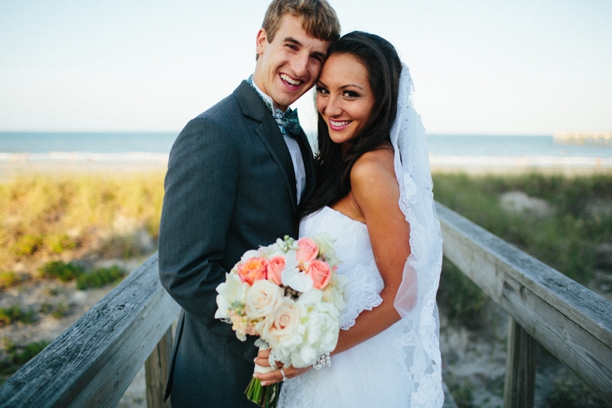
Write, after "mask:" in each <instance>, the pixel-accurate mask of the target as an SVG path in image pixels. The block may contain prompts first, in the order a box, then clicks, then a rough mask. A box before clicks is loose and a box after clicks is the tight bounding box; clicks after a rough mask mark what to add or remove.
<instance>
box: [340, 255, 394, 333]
mask: <svg viewBox="0 0 612 408" xmlns="http://www.w3.org/2000/svg"><path fill="white" fill-rule="evenodd" d="M346 276H348V278H349V281H348V283H347V285H346V287H345V289H344V300H345V302H346V309H344V310H343V311H342V312H341V313H340V321H341V326H340V328H341V329H343V330H348V329H349V328H351V327H353V326H354V325H355V319H357V316H359V313H361V312H363V311H364V310H372V309H373V308H375V307H376V306H379V305H380V304H381V303H382V298H381V297H380V295H379V294H380V291H381V290H382V289H383V287H384V282H383V280H382V277H381V276H380V273H379V272H378V268H377V267H376V262H374V260H372V261H371V262H370V263H369V264H368V265H357V266H356V267H355V268H354V269H353V270H352V271H351V272H350V273H347V274H346Z"/></svg>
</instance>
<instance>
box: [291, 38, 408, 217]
mask: <svg viewBox="0 0 612 408" xmlns="http://www.w3.org/2000/svg"><path fill="white" fill-rule="evenodd" d="M333 54H349V55H352V56H354V57H355V58H357V59H358V60H359V61H360V62H361V63H362V64H363V65H364V66H365V67H366V69H367V71H368V80H369V82H370V88H371V89H372V92H373V94H374V100H375V101H374V106H373V108H372V112H371V113H370V117H369V118H368V120H367V122H366V123H365V125H364V127H363V129H361V131H360V132H359V133H358V134H357V135H356V136H355V138H354V139H353V141H352V143H351V146H350V147H349V149H348V150H347V151H346V152H345V153H343V151H342V146H341V145H340V144H336V143H334V142H333V141H332V140H331V139H330V137H329V130H328V128H327V123H326V122H325V120H324V119H323V117H322V116H321V114H320V113H319V114H318V116H319V122H318V136H317V140H318V153H317V155H316V157H315V163H316V180H317V185H316V188H315V191H314V192H313V193H312V194H311V195H310V196H308V197H307V199H306V200H305V202H304V204H303V205H302V207H301V209H300V214H299V215H300V217H302V216H304V215H307V214H310V213H312V212H315V211H317V210H319V209H321V208H323V207H324V206H326V205H330V206H331V205H334V204H335V203H336V202H338V200H340V199H341V198H343V197H345V196H346V195H347V194H348V193H349V191H350V190H351V179H350V174H351V169H352V168H353V164H355V161H357V159H359V158H360V157H361V156H362V155H363V154H364V153H366V152H369V151H372V150H375V149H378V148H380V147H381V146H382V145H384V144H385V143H386V142H390V140H389V134H390V132H391V126H392V125H393V121H394V120H395V115H396V110H397V94H398V88H399V78H400V73H401V71H402V63H401V61H400V59H399V56H398V55H397V51H395V48H394V47H393V45H391V43H389V42H388V41H387V40H385V39H384V38H382V37H379V36H377V35H375V34H369V33H364V32H362V31H353V32H351V33H348V34H346V35H344V36H343V37H341V38H340V39H339V40H338V41H336V42H335V43H333V44H332V45H331V46H330V47H329V50H328V57H329V56H331V55H333ZM389 146H390V145H389Z"/></svg>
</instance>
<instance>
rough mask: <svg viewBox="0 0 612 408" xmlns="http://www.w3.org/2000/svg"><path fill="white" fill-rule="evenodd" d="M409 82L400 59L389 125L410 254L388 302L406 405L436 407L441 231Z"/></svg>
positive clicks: (439, 376)
mask: <svg viewBox="0 0 612 408" xmlns="http://www.w3.org/2000/svg"><path fill="white" fill-rule="evenodd" d="M413 92H414V87H413V83H412V77H411V76H410V71H409V69H408V67H407V66H406V64H403V63H402V72H401V77H400V85H399V95H398V104H397V116H396V119H395V122H394V124H393V127H392V129H391V143H392V144H393V148H394V149H395V158H394V166H395V174H396V177H397V181H398V183H399V187H400V200H399V205H400V208H401V210H402V212H403V213H404V215H405V217H406V220H407V221H408V223H409V224H410V247H411V254H410V256H409V257H408V259H407V260H406V264H405V266H404V272H403V280H402V284H401V286H400V288H399V290H398V293H397V295H396V298H395V302H394V306H395V308H396V310H397V311H398V313H399V314H400V315H401V316H402V320H403V321H404V323H405V329H404V338H403V347H404V350H405V353H406V364H407V366H408V367H411V369H410V371H411V375H412V376H413V380H414V383H415V391H414V393H413V395H412V396H411V402H412V406H418V407H440V406H442V403H443V401H444V395H443V392H442V373H441V371H442V370H441V357H440V345H439V326H440V324H439V319H438V309H437V305H436V292H437V290H438V284H439V281H440V269H441V267H442V235H441V232H440V223H439V221H438V216H437V214H436V209H435V207H434V200H433V191H432V189H433V182H432V179H431V173H430V169H429V157H428V154H427V148H426V143H425V129H424V127H423V124H422V121H421V117H420V116H419V114H418V113H417V112H416V111H415V109H414V105H413V101H412V96H413Z"/></svg>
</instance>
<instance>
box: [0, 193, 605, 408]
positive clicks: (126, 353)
mask: <svg viewBox="0 0 612 408" xmlns="http://www.w3.org/2000/svg"><path fill="white" fill-rule="evenodd" d="M437 210H438V215H439V218H440V222H441V225H442V232H443V237H444V254H445V256H446V257H447V258H448V259H449V260H451V261H452V262H453V263H454V264H456V265H457V266H458V267H459V268H460V269H461V270H462V271H463V273H465V274H466V275H467V276H468V277H469V278H470V279H471V280H472V281H474V282H475V283H476V284H477V285H478V286H479V287H480V288H481V289H482V290H483V291H484V292H485V293H486V294H487V295H489V296H490V297H491V298H492V299H493V300H494V301H495V302H496V303H498V304H499V305H501V307H503V308H504V309H505V310H506V312H507V313H508V314H509V315H510V327H509V336H508V346H509V347H508V356H507V365H506V369H507V372H506V386H505V391H504V406H505V407H521V408H523V407H531V406H533V400H534V389H535V387H534V384H535V367H536V366H535V359H536V358H535V357H536V356H535V355H536V341H537V342H539V343H541V344H542V345H543V346H544V347H545V348H547V349H548V350H549V351H550V352H551V353H552V354H553V355H554V356H555V357H557V358H558V359H559V360H560V361H562V362H563V363H564V364H566V365H567V366H568V367H569V368H571V369H572V370H574V372H576V374H577V375H578V376H579V378H581V379H582V381H584V382H585V383H586V384H587V385H588V386H589V387H590V388H591V389H592V390H593V391H595V392H596V393H598V394H599V395H600V396H601V397H602V398H603V399H604V400H606V401H612V303H610V302H608V301H607V300H605V299H603V298H602V297H600V296H598V295H596V294H595V293H593V292H591V291H589V290H588V289H586V288H584V287H583V286H581V285H579V284H578V283H576V282H575V281H573V280H571V279H569V278H567V277H566V276H564V275H562V274H560V273H559V272H557V271H556V270H554V269H552V268H550V267H548V266H546V265H544V264H543V263H541V262H539V261H538V260H536V259H534V258H533V257H531V256H529V255H527V254H525V253H524V252H522V251H520V250H518V249H517V248H515V247H514V246H512V245H510V244H508V243H506V242H504V241H503V240H501V239H499V238H498V237H496V236H494V235H492V234H491V233H489V232H487V231H485V230H484V229H482V228H480V227H478V226H477V225H475V224H474V223H472V222H470V221H468V220H466V219H465V218H463V217H461V216H460V215H458V214H456V213H454V212H453V211H451V210H449V209H448V208H446V207H444V206H442V205H440V204H437ZM179 310H180V308H179V306H178V305H177V304H176V303H175V302H174V300H172V299H171V298H170V296H169V295H168V294H167V293H166V292H165V290H164V289H163V288H162V287H161V285H160V283H159V279H158V265H157V254H155V255H153V256H151V257H150V258H149V259H148V260H147V261H146V262H145V263H144V264H142V265H141V266H140V267H139V268H138V269H137V270H136V271H134V272H133V273H132V274H130V276H129V277H127V278H126V279H125V280H124V281H123V282H122V283H121V284H120V285H118V286H117V287H116V288H115V289H113V290H112V291H111V292H110V293H109V294H108V295H107V296H106V297H105V298H104V299H102V300H101V301H100V302H98V303H97V304H96V305H95V306H94V307H93V308H92V309H90V310H89V311H88V312H87V313H85V314H84V315H83V316H82V317H81V318H80V319H79V320H78V321H77V322H76V323H75V324H74V325H72V326H71V327H70V328H69V329H68V330H66V331H65V332H64V333H62V334H61V335H60V336H59V337H58V338H57V339H56V340H55V341H53V342H52V343H51V344H50V345H49V346H48V347H47V348H46V349H45V350H43V351H42V352H41V353H40V354H39V355H38V356H36V357H35V358H34V359H32V360H31V361H30V362H28V363H27V364H26V365H25V366H23V367H22V368H21V369H20V370H19V371H18V372H17V373H15V375H13V376H12V377H11V378H10V379H9V380H8V381H7V382H6V383H5V384H3V385H2V386H1V387H0V407H11V408H12V407H62V408H63V407H79V408H80V407H114V406H116V405H117V403H118V402H119V400H120V399H121V397H122V396H123V394H124V392H125V390H126V389H127V388H128V386H129V384H130V383H131V381H132V379H133V378H134V377H135V376H136V373H137V372H138V371H139V369H140V368H141V367H142V365H143V364H144V365H145V370H146V377H147V403H148V406H149V407H163V406H167V405H164V404H163V403H162V395H163V389H164V385H165V380H166V378H167V373H168V371H167V370H168V361H169V356H170V347H171V342H172V334H171V332H170V327H171V324H172V321H173V320H174V318H175V317H176V316H177V314H178V312H179ZM453 405H454V403H453V402H452V398H448V399H447V403H446V404H445V406H448V407H452V406H453Z"/></svg>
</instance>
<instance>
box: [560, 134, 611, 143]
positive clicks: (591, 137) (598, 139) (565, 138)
mask: <svg viewBox="0 0 612 408" xmlns="http://www.w3.org/2000/svg"><path fill="white" fill-rule="evenodd" d="M554 139H555V142H558V143H575V144H587V143H593V144H605V145H611V146H612V132H595V133H589V132H561V133H555V134H554Z"/></svg>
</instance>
